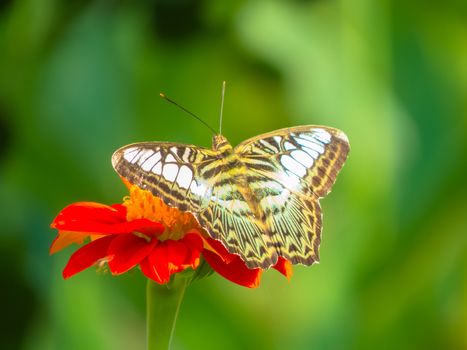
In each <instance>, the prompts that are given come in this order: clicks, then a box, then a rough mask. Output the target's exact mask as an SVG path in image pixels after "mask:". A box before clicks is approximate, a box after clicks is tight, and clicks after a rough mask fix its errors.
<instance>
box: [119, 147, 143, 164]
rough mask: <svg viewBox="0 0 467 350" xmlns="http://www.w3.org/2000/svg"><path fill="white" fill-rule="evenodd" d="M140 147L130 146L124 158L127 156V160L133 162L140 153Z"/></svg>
mask: <svg viewBox="0 0 467 350" xmlns="http://www.w3.org/2000/svg"><path fill="white" fill-rule="evenodd" d="M138 152H139V148H137V147H130V148H128V149H126V150H125V152H123V158H125V160H126V161H128V162H130V163H132V162H133V159H134V158H135V156H136V155H137V154H138Z"/></svg>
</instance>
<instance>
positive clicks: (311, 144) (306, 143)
mask: <svg viewBox="0 0 467 350" xmlns="http://www.w3.org/2000/svg"><path fill="white" fill-rule="evenodd" d="M305 136H307V135H302V136H300V137H297V138H296V139H295V140H296V141H297V142H298V143H299V144H300V145H301V146H303V147H306V148H307V149H308V150H310V151H314V152H317V153H319V154H323V153H324V146H323V145H322V144H320V143H318V142H316V140H314V139H312V138H309V140H308V139H307V140H305ZM308 150H306V151H307V153H310V155H311V156H312V157H313V155H312V154H311V153H312V152H308ZM317 157H318V155H317V156H316V157H313V158H317Z"/></svg>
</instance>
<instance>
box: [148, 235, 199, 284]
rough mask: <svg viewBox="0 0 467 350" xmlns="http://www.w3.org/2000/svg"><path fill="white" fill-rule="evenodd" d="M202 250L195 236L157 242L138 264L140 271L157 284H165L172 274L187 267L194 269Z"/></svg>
mask: <svg viewBox="0 0 467 350" xmlns="http://www.w3.org/2000/svg"><path fill="white" fill-rule="evenodd" d="M202 249H203V241H202V239H201V237H200V236H199V235H197V234H188V235H186V236H185V237H183V238H182V239H180V240H177V241H174V240H166V241H163V242H159V244H157V245H156V246H155V247H154V249H153V251H152V252H151V254H150V255H149V256H148V257H147V258H146V259H144V260H143V261H142V262H141V263H140V266H141V271H143V273H144V274H145V275H146V276H147V277H149V278H151V279H153V280H154V281H156V282H157V283H160V284H164V283H167V282H169V280H170V276H171V275H173V274H174V273H177V272H180V271H183V270H185V269H187V268H189V267H191V268H193V269H196V268H197V267H198V265H199V261H200V255H201V251H202Z"/></svg>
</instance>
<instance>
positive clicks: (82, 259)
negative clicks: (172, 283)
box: [63, 236, 115, 279]
mask: <svg viewBox="0 0 467 350" xmlns="http://www.w3.org/2000/svg"><path fill="white" fill-rule="evenodd" d="M114 238H115V236H105V237H103V238H99V239H96V240H95V241H92V242H90V243H88V244H86V245H85V246H83V247H81V248H80V249H78V250H77V251H76V252H74V253H73V255H72V256H71V257H70V260H69V261H68V264H67V265H66V266H65V269H64V270H63V278H65V279H67V278H69V277H71V276H73V275H75V274H77V273H78V272H81V271H83V270H84V269H87V268H88V267H90V266H92V265H94V264H95V263H97V262H98V261H99V260H100V259H104V258H109V255H108V249H109V246H110V243H111V242H112V240H113V239H114Z"/></svg>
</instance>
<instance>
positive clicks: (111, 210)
mask: <svg viewBox="0 0 467 350" xmlns="http://www.w3.org/2000/svg"><path fill="white" fill-rule="evenodd" d="M51 227H52V228H56V229H58V230H63V231H73V232H83V233H100V234H121V233H131V232H141V233H144V234H160V233H162V232H163V231H164V226H163V225H162V224H160V223H158V222H154V221H151V220H148V219H137V220H133V221H129V222H128V221H127V220H126V208H125V207H124V206H123V205H121V204H114V205H112V206H108V205H104V204H100V203H94V202H79V203H74V204H71V205H69V206H67V207H66V208H65V209H63V210H62V211H61V212H60V213H59V214H58V216H57V217H56V218H55V220H54V221H53V222H52V225H51Z"/></svg>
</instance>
